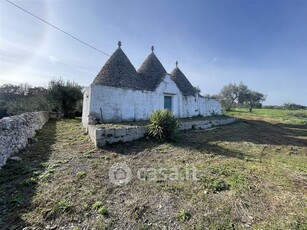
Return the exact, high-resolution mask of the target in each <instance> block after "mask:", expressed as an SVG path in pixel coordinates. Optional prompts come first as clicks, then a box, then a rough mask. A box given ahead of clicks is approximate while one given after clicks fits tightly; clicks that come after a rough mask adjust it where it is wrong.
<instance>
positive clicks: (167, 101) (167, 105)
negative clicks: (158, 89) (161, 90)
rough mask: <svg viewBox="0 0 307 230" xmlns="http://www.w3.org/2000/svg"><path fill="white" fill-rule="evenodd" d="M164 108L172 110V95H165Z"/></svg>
mask: <svg viewBox="0 0 307 230" xmlns="http://www.w3.org/2000/svg"><path fill="white" fill-rule="evenodd" d="M164 109H168V110H170V111H172V97H171V96H164Z"/></svg>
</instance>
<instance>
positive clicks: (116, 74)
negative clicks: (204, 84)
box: [82, 42, 221, 127]
mask: <svg viewBox="0 0 307 230" xmlns="http://www.w3.org/2000/svg"><path fill="white" fill-rule="evenodd" d="M151 51H152V52H151V53H150V54H149V56H148V57H147V58H146V59H145V61H144V63H143V64H142V65H141V67H140V68H139V69H138V70H136V69H135V68H134V66H133V65H132V64H131V62H130V60H129V59H128V57H127V56H126V54H125V53H124V52H123V50H122V49H121V43H120V42H119V43H118V48H117V49H116V50H115V52H114V53H113V54H112V55H111V57H110V58H109V60H108V61H107V62H106V63H105V65H104V66H103V67H102V69H101V70H100V72H99V73H98V75H97V76H96V78H95V79H94V81H93V83H92V84H91V85H90V86H88V87H86V88H85V89H84V99H83V115H82V123H83V126H84V127H87V125H88V124H89V123H90V122H91V120H92V119H93V118H94V119H96V120H99V121H100V122H121V121H138V120H146V119H147V118H148V116H149V115H150V114H151V113H152V112H153V111H155V110H158V109H163V108H165V109H169V110H171V111H172V112H173V114H174V115H175V116H177V117H181V118H186V117H193V116H199V115H201V116H208V115H212V114H220V113H221V106H220V103H219V102H218V101H217V100H213V99H205V98H204V97H202V96H201V95H200V94H199V93H198V92H197V91H196V90H195V88H194V87H193V86H192V85H191V83H190V82H189V80H188V79H187V78H186V76H185V75H184V74H183V73H182V72H181V70H180V69H179V67H178V62H176V67H175V69H174V70H173V71H172V72H171V73H170V74H169V73H167V71H166V70H165V68H164V67H163V65H162V64H161V62H160V61H159V59H158V58H157V56H156V55H155V53H154V48H153V47H152V49H151Z"/></svg>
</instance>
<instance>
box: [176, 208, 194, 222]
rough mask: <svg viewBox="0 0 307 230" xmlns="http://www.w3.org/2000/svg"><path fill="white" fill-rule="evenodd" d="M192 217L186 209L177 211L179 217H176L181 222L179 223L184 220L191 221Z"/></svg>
mask: <svg viewBox="0 0 307 230" xmlns="http://www.w3.org/2000/svg"><path fill="white" fill-rule="evenodd" d="M191 217H192V215H191V213H190V212H189V211H188V210H186V209H181V210H180V211H179V215H178V219H179V220H181V221H186V220H189V219H191Z"/></svg>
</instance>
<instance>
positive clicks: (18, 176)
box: [0, 109, 307, 229]
mask: <svg viewBox="0 0 307 230" xmlns="http://www.w3.org/2000/svg"><path fill="white" fill-rule="evenodd" d="M300 113H304V114H305V111H300ZM297 114H298V112H297V111H284V110H282V111H279V110H278V111H275V110H258V109H257V110H255V111H254V112H253V113H248V112H247V111H245V110H236V111H232V112H230V113H228V115H232V116H236V117H239V118H241V119H242V121H241V122H238V123H235V124H233V125H228V126H223V127H218V128H216V129H214V130H211V131H203V130H189V131H182V132H180V133H179V136H178V138H179V139H178V140H177V141H176V142H173V143H157V142H154V141H151V140H149V139H143V140H139V141H135V142H132V143H121V144H117V145H113V146H107V147H106V148H104V149H100V150H99V149H94V148H93V144H92V143H91V142H90V141H89V139H88V137H87V136H85V135H83V133H82V127H81V126H80V120H78V119H75V120H64V119H63V120H57V121H50V122H48V123H47V124H46V125H45V127H44V128H43V129H42V130H40V131H39V132H38V133H37V136H36V138H37V139H38V142H37V143H35V144H32V145H30V146H28V147H27V149H26V150H25V151H24V152H22V153H21V154H20V156H21V157H22V161H21V162H16V161H8V164H7V165H6V166H5V167H3V169H1V170H0V194H1V196H0V226H1V229H22V228H24V227H33V228H36V229H44V228H46V226H47V225H49V226H55V225H56V226H57V228H63V229H86V228H89V229H115V228H117V229H161V228H168V229H178V228H180V229H246V228H249V229H306V228H307V223H306V219H307V205H306V204H307V195H306V194H307V186H306V184H307V125H306V123H305V121H306V118H305V117H304V116H302V115H300V114H299V115H297ZM115 163H126V164H127V165H128V166H129V167H130V169H131V173H132V178H131V180H130V181H129V183H127V184H126V185H123V186H118V185H116V184H113V183H112V182H111V181H110V179H109V169H110V168H111V166H112V165H114V164H115ZM140 171H141V172H144V175H145V176H143V178H144V179H138V172H140ZM194 171H195V172H196V174H195V175H196V180H194V179H193V178H194V177H193V175H194V174H193V172H194Z"/></svg>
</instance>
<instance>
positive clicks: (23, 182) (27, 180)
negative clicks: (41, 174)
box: [19, 177, 37, 188]
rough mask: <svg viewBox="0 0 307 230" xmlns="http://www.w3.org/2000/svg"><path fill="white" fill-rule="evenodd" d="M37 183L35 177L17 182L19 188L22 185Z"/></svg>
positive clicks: (29, 185) (28, 185)
mask: <svg viewBox="0 0 307 230" xmlns="http://www.w3.org/2000/svg"><path fill="white" fill-rule="evenodd" d="M36 184H37V179H36V177H30V178H28V179H25V180H24V181H22V182H21V183H20V184H19V187H20V188H24V187H31V186H34V185H36Z"/></svg>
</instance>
